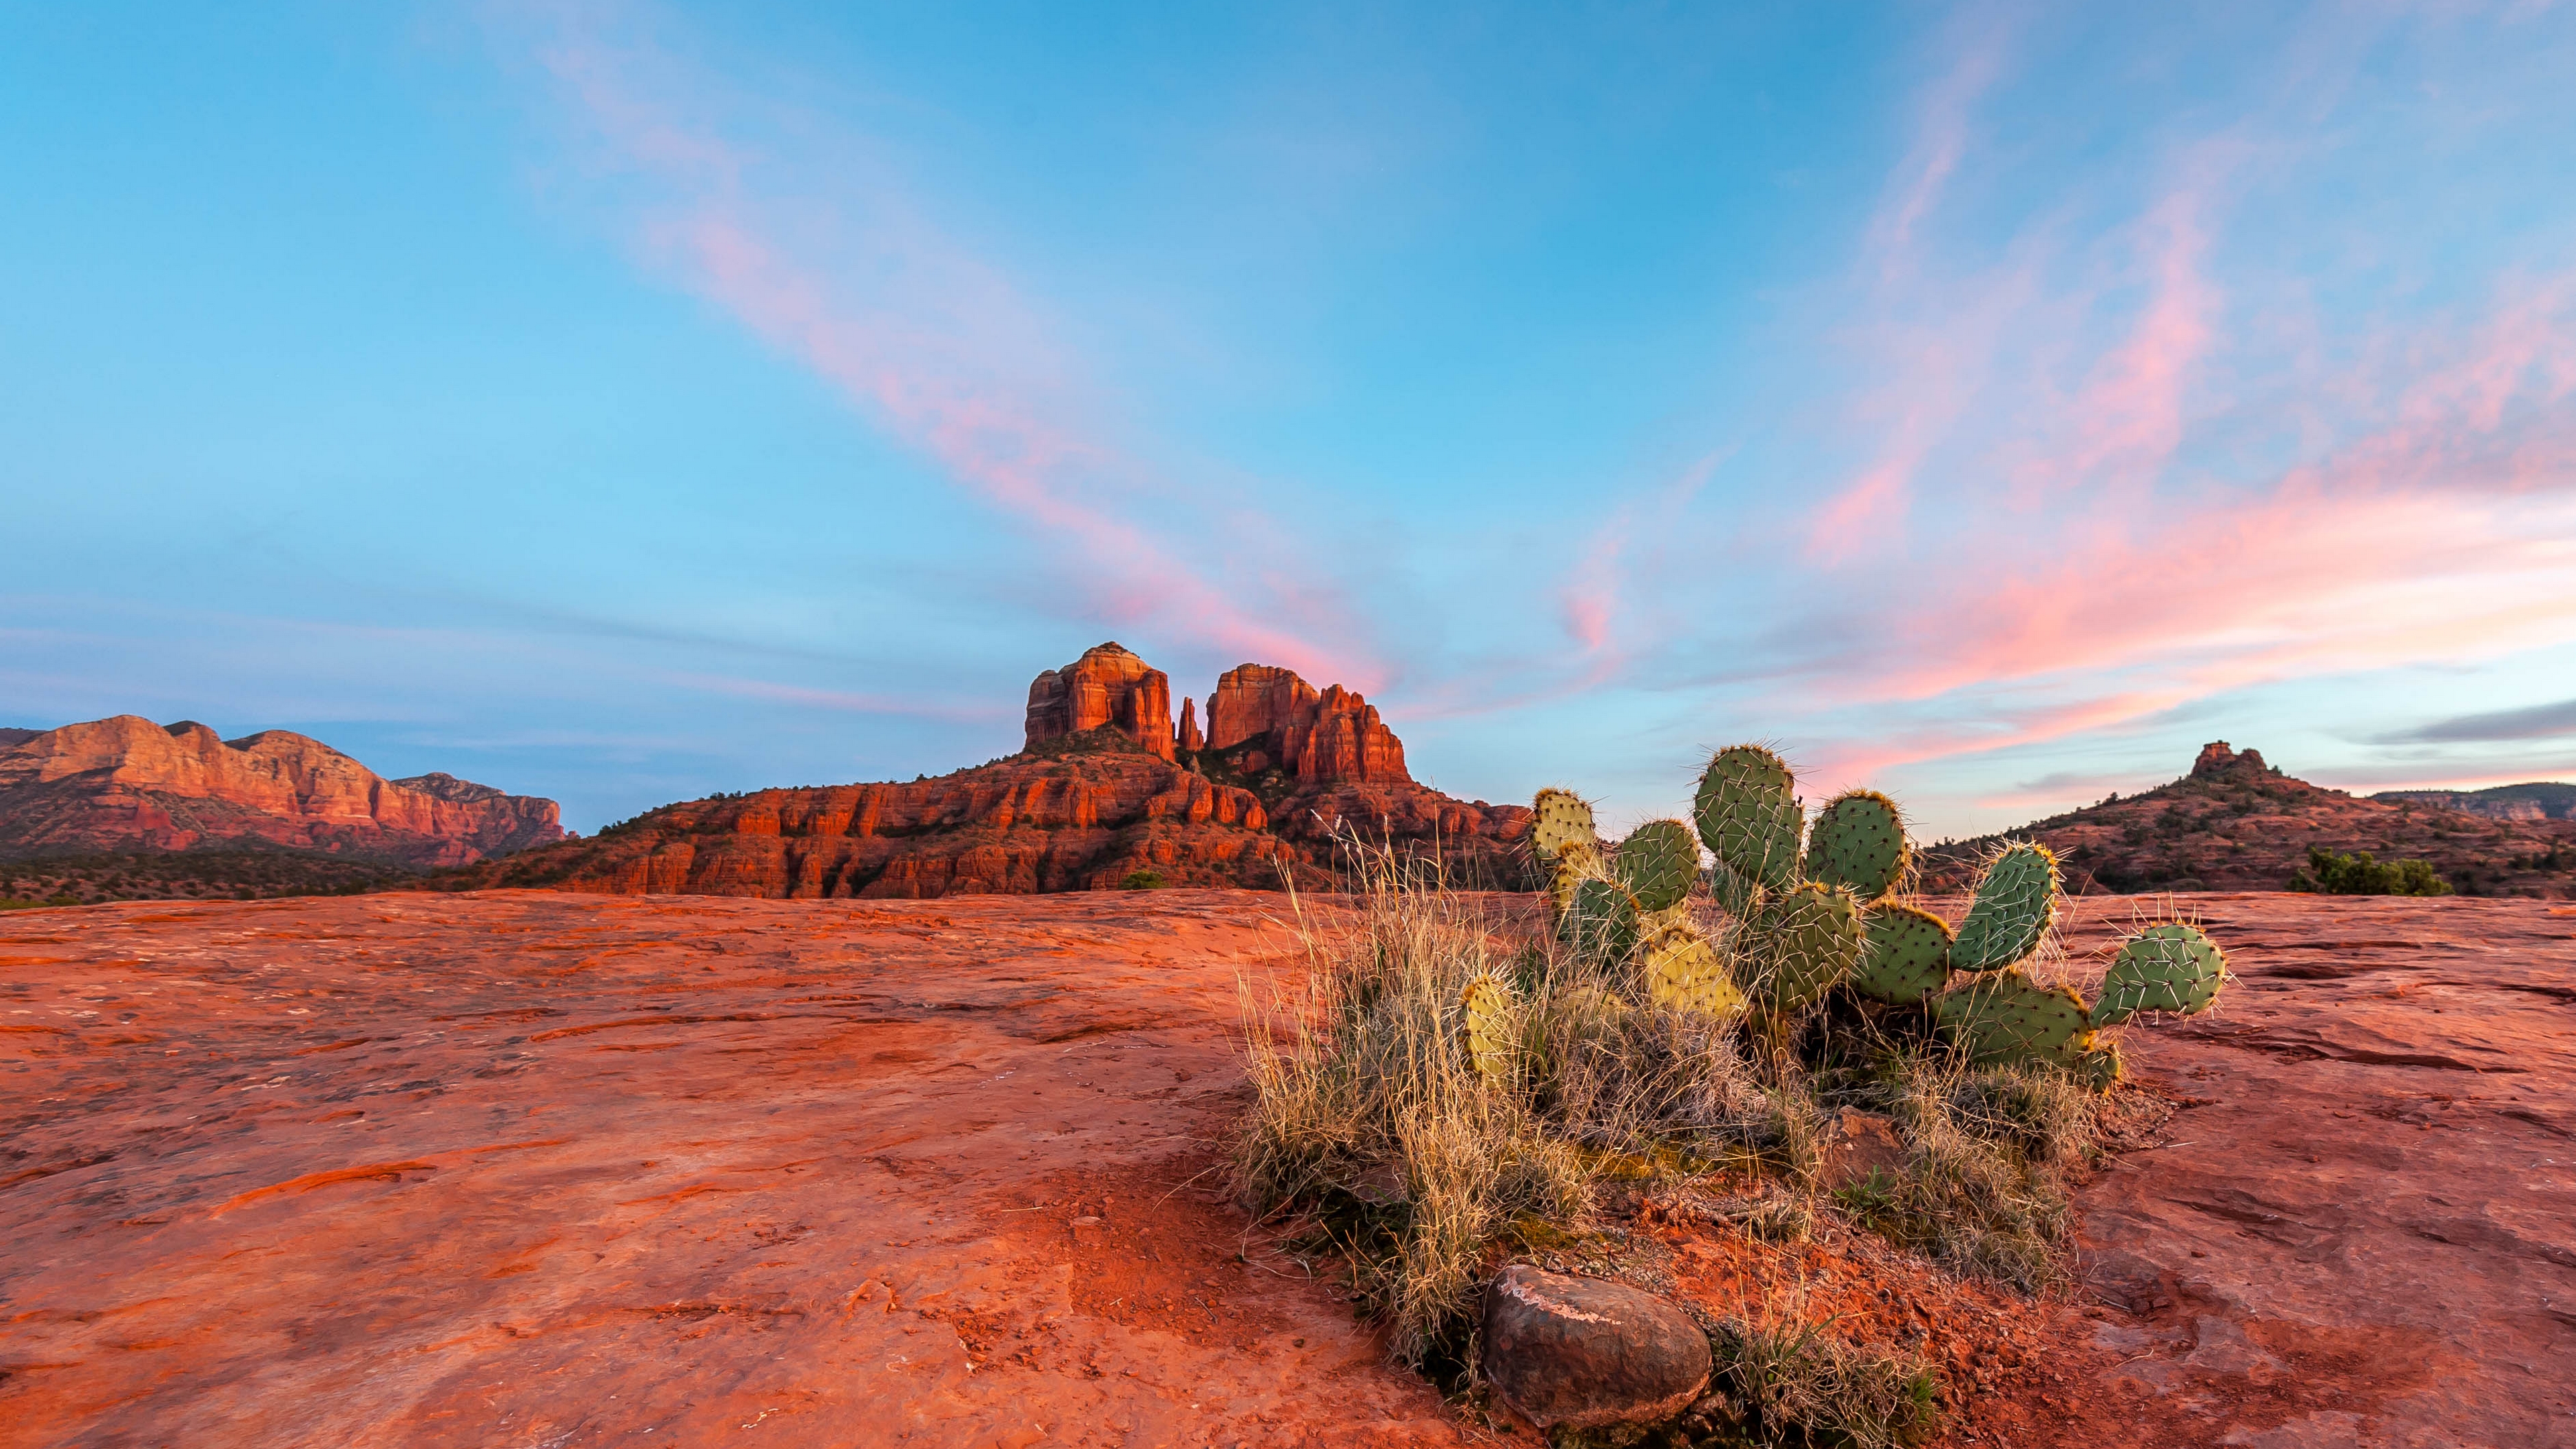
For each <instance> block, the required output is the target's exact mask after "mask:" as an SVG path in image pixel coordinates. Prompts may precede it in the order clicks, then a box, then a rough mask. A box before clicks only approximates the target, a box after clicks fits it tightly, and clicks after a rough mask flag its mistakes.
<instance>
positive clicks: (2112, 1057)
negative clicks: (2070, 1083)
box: [2075, 1022, 2120, 1092]
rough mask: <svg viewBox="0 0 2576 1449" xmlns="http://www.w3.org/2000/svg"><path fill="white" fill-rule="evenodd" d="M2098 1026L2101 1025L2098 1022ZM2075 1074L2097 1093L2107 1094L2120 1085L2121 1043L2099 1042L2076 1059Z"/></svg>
mask: <svg viewBox="0 0 2576 1449" xmlns="http://www.w3.org/2000/svg"><path fill="white" fill-rule="evenodd" d="M2096 1025H2099V1023H2098V1022H2097V1023H2096ZM2075 1074H2076V1075H2077V1076H2080V1077H2082V1078H2083V1079H2084V1083H2085V1085H2086V1086H2089V1087H2091V1088H2092V1089H2093V1090H2094V1091H2097V1092H2107V1091H2109V1090H2111V1089H2112V1088H2113V1087H2115V1086H2117V1085H2119V1081H2120V1045H2119V1043H2117V1042H2109V1041H2106V1042H2097V1043H2096V1044H2095V1045H2094V1046H2093V1047H2092V1049H2091V1050H2089V1051H2087V1052H2085V1053H2084V1055H2083V1056H2081V1057H2078V1058H2077V1059H2076V1062H2075Z"/></svg>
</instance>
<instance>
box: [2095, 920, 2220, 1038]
mask: <svg viewBox="0 0 2576 1449" xmlns="http://www.w3.org/2000/svg"><path fill="white" fill-rule="evenodd" d="M2226 980H2227V956H2226V953H2224V952H2222V951H2220V950H2219V949H2218V943H2217V942H2215V941H2213V940H2211V939H2209V937H2207V936H2205V935H2203V934H2201V931H2200V928H2199V927H2197V926H2186V925H2184V924H2183V923H2182V922H2180V921H2168V922H2166V923H2165V924H2163V925H2161V926H2149V927H2147V928H2146V929H2145V930H2143V931H2140V932H2139V933H2138V934H2136V935H2134V936H2131V937H2130V938H2129V940H2128V944H2126V945H2124V946H2122V947H2121V948H2120V954H2119V955H2118V956H2117V957H2116V958H2114V959H2113V960H2112V962H2111V970H2110V973H2109V974H2108V975H2106V976H2104V977H2103V978H2102V1000H2101V1002H2100V1004H2098V1005H2096V1006H2095V1007H2094V1008H2093V1024H2094V1025H2095V1026H2118V1025H2119V1024H2120V1023H2121V1022H2124V1021H2127V1020H2128V1019H2129V1018H2130V1017H2132V1016H2135V1015H2137V1014H2138V1013H2139V1012H2141V1011H2170V1012H2172V1013H2174V1014H2175V1015H2177V1016H2195V1015H2198V1014H2199V1013H2201V1012H2204V1011H2207V1010H2208V1009H2209V1004H2210V1003H2211V1002H2213V1001H2216V1000H2217V999H2218V988H2219V987H2220V986H2221V985H2222V984H2224V983H2225V981H2226Z"/></svg>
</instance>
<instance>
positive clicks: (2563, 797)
mask: <svg viewBox="0 0 2576 1449" xmlns="http://www.w3.org/2000/svg"><path fill="white" fill-rule="evenodd" d="M2370 798H2371V799H2373V800H2391V801H2401V800H2402V801H2405V802H2407V803H2409V804H2413V805H2430V806H2433V807H2434V808H2436V809H2440V810H2458V811H2461V812H2463V813H2465V814H2469V815H2483V816H2485V817H2486V818H2488V819H2490V820H2576V785H2569V784H2564V783H2561V782H2559V781H2555V780H2549V781H2542V780H2534V781H2531V782H2529V783H2527V784H2521V785H2497V786H2494V787H2493V788H2490V789H2485V790H2382V791H2380V792H2379V793H2378V794H2376V795H2373V796H2371V797H2370Z"/></svg>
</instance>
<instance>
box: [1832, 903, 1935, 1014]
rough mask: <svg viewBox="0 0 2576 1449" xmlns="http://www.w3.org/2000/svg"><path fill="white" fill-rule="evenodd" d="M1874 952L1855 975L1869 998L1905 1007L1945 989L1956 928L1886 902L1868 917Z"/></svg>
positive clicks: (1855, 984) (1860, 989)
mask: <svg viewBox="0 0 2576 1449" xmlns="http://www.w3.org/2000/svg"><path fill="white" fill-rule="evenodd" d="M1865 919H1866V924H1867V927H1868V933H1869V949H1868V951H1867V952H1865V953H1864V954H1863V955H1862V956H1861V959H1860V969H1859V970H1857V971H1855V972H1853V973H1852V979H1851V984H1852V987H1853V989H1854V990H1856V991H1858V992H1860V993H1861V994H1862V995H1863V996H1868V997H1872V998H1875V999H1877V1000H1879V1001H1887V1002H1893V1003H1895V1004H1897V1005H1899V1006H1904V1005H1910V1004H1911V1003H1914V1002H1917V1001H1921V1000H1923V999H1924V998H1926V997H1928V996H1930V995H1931V994H1932V993H1933V992H1935V991H1938V990H1940V989H1941V987H1942V985H1943V983H1945V982H1947V981H1948V980H1949V979H1950V923H1949V922H1948V921H1945V920H1942V919H1941V918H1940V917H1939V916H1936V915H1934V914H1932V913H1931V912H1930V911H1921V910H1916V909H1915V908H1914V907H1912V906H1900V905H1897V904H1895V903H1894V902H1892V901H1881V902H1879V903H1878V904H1877V905H1875V906H1872V907H1870V908H1869V910H1868V912H1867V914H1866V917H1865Z"/></svg>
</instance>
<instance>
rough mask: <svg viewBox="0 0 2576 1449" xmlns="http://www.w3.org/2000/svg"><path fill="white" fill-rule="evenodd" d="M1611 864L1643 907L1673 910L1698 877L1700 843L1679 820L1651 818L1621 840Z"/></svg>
mask: <svg viewBox="0 0 2576 1449" xmlns="http://www.w3.org/2000/svg"><path fill="white" fill-rule="evenodd" d="M1611 867H1612V873H1613V874H1615V875H1617V876H1618V878H1619V882H1620V884H1622V885H1625V886H1626V887H1627V888H1628V893H1629V894H1631V895H1633V896H1635V897H1636V898H1637V905H1638V907H1639V908H1640V909H1642V910H1648V911H1665V910H1670V909H1672V908H1673V907H1674V906H1677V905H1680V904H1681V902H1682V898H1683V897H1684V896H1687V895H1689V894H1690V889H1691V886H1692V885H1693V884H1695V883H1696V882H1697V881H1698V880H1699V842H1698V841H1696V840H1693V839H1692V838H1691V831H1690V827H1689V826H1687V825H1684V824H1683V823H1681V822H1680V821H1678V820H1649V821H1647V822H1646V823H1645V824H1643V825H1640V826H1638V827H1637V828H1636V829H1635V830H1633V831H1631V832H1629V835H1628V838H1627V839H1625V840H1623V841H1620V842H1619V851H1618V854H1616V855H1614V856H1612V857H1611Z"/></svg>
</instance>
